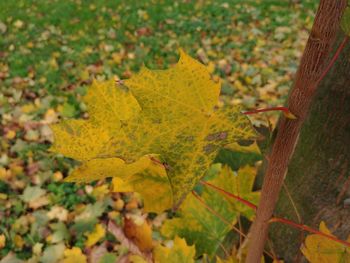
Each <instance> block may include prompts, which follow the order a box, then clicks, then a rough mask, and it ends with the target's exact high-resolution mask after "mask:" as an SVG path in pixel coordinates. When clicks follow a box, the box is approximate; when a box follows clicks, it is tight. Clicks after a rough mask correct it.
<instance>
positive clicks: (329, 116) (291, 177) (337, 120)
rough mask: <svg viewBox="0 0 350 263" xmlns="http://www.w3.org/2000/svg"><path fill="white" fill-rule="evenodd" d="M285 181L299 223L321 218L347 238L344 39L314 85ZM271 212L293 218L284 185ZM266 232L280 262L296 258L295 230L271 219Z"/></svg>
mask: <svg viewBox="0 0 350 263" xmlns="http://www.w3.org/2000/svg"><path fill="white" fill-rule="evenodd" d="M342 39H344V35H343V34H341V33H339V35H338V41H337V44H336V45H335V46H337V45H339V43H340V42H341V41H342ZM285 183H286V186H287V189H288V191H289V193H290V194H291V196H292V199H293V200H294V202H295V205H296V208H297V210H298V212H299V214H300V216H301V219H302V223H304V224H306V225H309V226H312V227H313V228H316V229H317V228H318V225H319V223H320V221H321V220H323V221H325V222H326V224H327V225H328V226H329V227H330V228H331V229H332V230H334V231H335V234H337V235H338V237H339V238H342V239H344V240H346V239H347V237H348V235H350V221H349V218H350V207H346V203H344V201H345V200H346V199H347V198H349V197H350V45H347V46H346V47H345V48H344V50H343V51H342V53H341V55H340V57H339V58H338V60H337V62H336V64H335V65H334V67H333V68H332V70H331V71H330V72H329V73H328V74H327V76H326V77H325V78H324V80H323V81H322V83H321V85H320V86H319V88H318V90H317V93H316V97H315V99H314V100H313V102H312V104H311V109H310V115H309V117H308V118H307V119H306V121H305V123H304V124H303V127H302V130H301V133H300V139H299V142H298V145H297V147H296V150H295V153H294V155H293V158H292V160H291V162H290V165H289V168H288V173H287V177H286V181H285ZM277 212H278V214H279V215H281V216H282V215H283V216H284V217H287V218H291V219H293V220H294V221H295V222H298V218H297V216H296V213H295V212H294V208H293V206H292V204H291V202H290V200H289V198H288V195H287V194H286V192H285V191H284V192H283V194H282V195H281V196H280V200H279V202H278V205H277ZM306 234H307V233H305V235H306ZM270 236H271V237H272V239H273V240H274V244H275V246H274V247H275V250H276V251H277V254H278V255H281V256H283V257H284V259H285V260H286V262H296V261H298V259H301V254H300V249H299V248H300V246H301V242H300V241H302V233H301V232H300V231H297V230H295V229H292V228H290V227H288V226H284V225H281V224H277V223H274V224H273V225H271V235H270ZM286 240H292V241H293V242H286Z"/></svg>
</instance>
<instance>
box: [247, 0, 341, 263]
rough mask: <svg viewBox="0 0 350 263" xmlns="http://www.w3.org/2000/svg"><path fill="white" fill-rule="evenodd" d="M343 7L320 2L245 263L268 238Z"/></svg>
mask: <svg viewBox="0 0 350 263" xmlns="http://www.w3.org/2000/svg"><path fill="white" fill-rule="evenodd" d="M345 7H346V0H321V1H320V5H319V8H318V11H317V14H316V18H315V22H314V25H313V27H312V30H311V34H310V37H309V40H308V42H307V45H306V48H305V51H304V54H303V56H302V59H301V62H300V66H299V69H298V72H297V75H296V80H295V83H294V86H293V89H292V90H291V93H290V96H289V98H288V107H289V110H290V111H291V112H292V113H293V114H294V115H296V116H297V117H298V119H296V120H289V119H286V118H282V119H281V122H280V124H279V126H278V132H277V135H276V139H275V142H274V144H273V146H272V150H271V153H270V154H269V156H268V157H267V159H268V164H267V169H266V172H265V176H264V182H263V186H262V190H261V199H260V203H259V205H258V209H257V216H256V219H255V221H254V222H253V225H252V227H251V229H250V232H249V242H250V243H249V250H248V255H247V261H246V262H248V263H256V262H260V258H261V255H262V251H263V249H264V245H265V242H266V239H267V234H268V226H269V222H268V221H269V220H270V218H271V217H272V214H273V212H274V209H275V205H276V202H277V200H278V198H279V194H280V190H281V187H282V184H283V181H284V178H285V176H286V174H287V171H288V165H289V161H290V159H291V157H292V155H293V153H294V150H295V147H296V145H297V143H298V138H299V134H300V130H301V127H302V125H303V123H304V121H305V120H306V119H307V117H308V113H309V108H310V105H311V103H312V101H313V97H314V95H315V91H316V90H317V87H318V86H319V85H318V84H319V80H320V78H322V75H323V73H324V72H325V70H326V68H327V64H329V62H330V55H331V53H332V49H333V46H334V45H335V40H336V35H337V32H338V31H339V23H340V18H341V15H342V13H343V11H344V9H345ZM318 143H322V142H318ZM287 243H290V242H287Z"/></svg>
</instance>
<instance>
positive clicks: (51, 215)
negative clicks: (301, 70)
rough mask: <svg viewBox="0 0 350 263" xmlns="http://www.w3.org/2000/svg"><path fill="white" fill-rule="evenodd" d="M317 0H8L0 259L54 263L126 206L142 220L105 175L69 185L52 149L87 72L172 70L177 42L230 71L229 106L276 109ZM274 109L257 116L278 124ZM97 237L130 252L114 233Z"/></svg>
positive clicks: (74, 113)
mask: <svg viewBox="0 0 350 263" xmlns="http://www.w3.org/2000/svg"><path fill="white" fill-rule="evenodd" d="M316 8H317V1H316V0H305V1H287V0H278V1H277V0H276V1H274V0H261V1H245V0H231V1H227V0H226V1H225V0H215V1H214V0H208V1H174V0H163V1H136V0H128V1H126V0H119V1H116V0H115V1H107V0H94V1H92V0H90V1H83V0H64V1H61V0H46V1H44V0H36V1H35V0H21V1H5V0H1V1H0V133H1V141H0V259H1V258H4V257H5V256H6V258H5V259H3V260H2V261H0V262H10V261H8V260H14V259H15V258H17V259H16V260H17V261H18V262H20V260H29V259H30V260H31V261H30V262H38V260H39V258H40V260H41V262H56V261H57V260H59V259H60V256H61V255H60V251H61V254H62V253H63V252H62V251H64V249H65V248H66V247H76V248H80V249H81V251H84V254H86V255H89V251H90V250H91V249H90V248H89V246H88V245H87V239H88V238H89V237H88V235H87V234H86V233H87V232H89V231H92V229H93V227H94V226H95V225H96V224H97V223H101V224H102V225H103V224H104V223H105V222H106V220H107V219H108V218H111V217H113V218H118V217H120V218H121V217H122V213H123V212H125V211H129V212H132V213H134V214H135V215H139V216H140V217H142V212H141V210H140V209H139V208H140V206H141V204H140V200H139V197H138V196H137V195H132V194H124V195H120V194H116V193H110V188H109V184H108V182H107V183H105V182H98V183H94V184H91V185H83V186H78V185H75V184H71V183H62V182H61V181H62V179H63V178H64V177H65V176H66V175H67V174H68V173H69V171H70V169H72V167H74V162H73V161H72V160H69V159H67V158H63V157H62V156H57V155H53V154H50V153H48V152H47V149H48V147H49V146H50V143H51V142H52V134H51V131H50V129H49V127H48V125H49V124H51V123H55V122H57V121H58V120H59V119H65V118H77V117H83V116H84V112H85V110H86V106H85V105H84V104H83V103H82V102H81V98H82V96H83V95H84V94H85V92H86V89H87V87H88V86H89V84H90V83H91V81H92V79H101V80H102V79H109V78H113V77H115V78H119V79H125V78H128V77H130V76H131V75H132V74H133V73H134V72H137V71H138V69H139V68H140V67H141V66H142V64H143V63H144V64H146V65H147V66H148V67H149V68H152V69H156V68H157V69H161V68H167V67H169V66H170V65H171V64H174V63H176V61H177V59H178V48H179V47H181V48H182V49H183V50H184V51H185V52H187V53H189V54H190V55H191V56H193V57H195V58H197V59H198V60H200V61H201V62H202V63H204V64H205V65H207V66H208V67H209V69H210V70H211V71H212V73H213V74H214V76H215V77H217V78H222V79H223V85H222V101H223V103H234V104H242V105H243V107H244V108H246V109H247V110H248V109H254V108H261V107H267V106H281V105H283V104H284V101H285V98H286V96H287V94H288V90H289V88H290V86H291V81H292V78H293V76H294V74H295V71H296V69H297V65H298V62H299V58H300V56H301V54H302V50H303V47H304V45H305V43H306V40H307V37H308V33H309V30H310V28H311V25H312V21H313V16H314V13H315V11H316ZM277 117H278V115H276V114H275V113H271V114H266V115H264V117H255V119H253V121H254V123H255V124H256V125H260V124H261V125H262V124H264V125H267V126H270V128H271V127H274V125H275V123H276V120H277ZM266 123H267V124H266ZM163 217H164V216H163ZM154 220H158V221H161V218H159V216H158V217H156V218H154ZM158 221H156V223H159V222H158ZM153 235H154V238H155V239H157V231H156V230H155V231H154V233H153ZM99 240H100V241H101V240H106V241H107V242H109V241H110V247H108V250H109V251H110V252H111V253H112V254H113V253H115V255H116V256H118V255H121V254H123V253H124V252H125V248H123V246H118V244H115V241H113V237H111V236H110V235H109V234H108V233H107V234H106V235H104V236H103V237H101V238H100V239H99ZM113 242H114V243H113ZM111 244H112V245H111ZM6 260H7V261H6ZM17 261H11V262H17ZM111 262H112V261H111Z"/></svg>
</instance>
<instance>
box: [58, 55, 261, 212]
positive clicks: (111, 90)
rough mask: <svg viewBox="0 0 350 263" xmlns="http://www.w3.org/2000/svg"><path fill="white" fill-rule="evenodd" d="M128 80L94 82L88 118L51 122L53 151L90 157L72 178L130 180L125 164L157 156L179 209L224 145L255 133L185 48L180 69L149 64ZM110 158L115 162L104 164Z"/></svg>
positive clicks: (86, 98) (88, 100)
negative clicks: (221, 103)
mask: <svg viewBox="0 0 350 263" xmlns="http://www.w3.org/2000/svg"><path fill="white" fill-rule="evenodd" d="M124 85H125V86H121V85H119V86H118V87H117V86H115V84H114V82H112V81H108V82H102V83H96V82H95V83H94V84H93V85H92V87H90V89H89V91H88V93H87V95H86V96H85V98H84V101H85V103H86V105H87V108H88V113H89V120H68V121H64V122H62V123H60V124H56V125H53V126H52V130H53V132H54V138H55V141H54V145H53V146H52V148H51V151H53V152H58V153H62V154H63V155H65V156H67V157H71V158H74V159H76V160H79V161H82V162H83V164H82V166H81V167H80V168H78V170H76V172H75V174H74V172H73V174H74V176H73V175H72V176H71V177H70V180H72V181H85V182H89V181H92V180H96V179H102V178H104V177H110V176H120V177H121V178H122V179H123V175H124V174H123V173H121V175H119V173H120V171H124V169H127V168H124V167H126V166H129V165H132V163H134V162H137V161H138V160H140V159H141V158H143V157H145V156H149V155H151V154H157V155H158V156H159V160H158V161H159V162H161V163H166V167H167V175H168V177H169V180H170V185H171V188H172V194H173V198H172V202H173V206H177V205H178V204H179V203H180V202H181V201H182V200H183V199H184V198H185V197H186V195H187V194H188V193H189V192H190V191H191V190H192V189H193V187H194V186H195V185H196V183H197V182H198V180H199V179H200V178H201V177H202V176H203V175H204V172H205V171H206V170H207V169H208V167H209V165H210V164H211V162H212V161H213V160H214V158H215V156H216V155H217V153H218V150H219V149H220V148H221V147H222V146H224V145H226V144H229V143H232V142H234V141H236V140H239V139H254V138H255V137H256V133H255V131H254V129H253V128H252V126H251V124H250V122H249V120H248V118H247V117H246V116H245V115H244V114H242V113H241V109H240V107H237V106H227V107H218V106H217V102H218V98H219V92H220V83H219V82H215V81H213V80H212V79H211V75H210V73H209V72H208V69H207V68H206V67H205V66H204V65H202V64H200V63H199V62H198V61H196V60H194V59H192V58H191V57H189V56H188V55H186V54H185V53H184V52H182V51H180V59H179V62H178V63H177V64H176V65H175V66H174V67H172V68H170V69H166V70H149V69H147V68H146V67H143V68H142V70H141V71H140V72H139V73H137V74H135V75H134V76H132V77H131V78H130V79H128V80H125V81H124ZM108 158H111V159H108ZM107 162H111V163H113V164H110V165H109V167H105V166H104V164H106V163H107ZM89 167H93V169H92V172H91V173H90V172H89V171H90V169H89ZM79 169H80V170H79ZM141 171H142V169H140V170H138V174H140V173H142V172H141ZM96 175H98V176H96ZM132 175H133V174H129V177H130V176H132ZM145 177H147V176H145ZM129 179H130V178H129ZM154 192H155V193H157V191H154Z"/></svg>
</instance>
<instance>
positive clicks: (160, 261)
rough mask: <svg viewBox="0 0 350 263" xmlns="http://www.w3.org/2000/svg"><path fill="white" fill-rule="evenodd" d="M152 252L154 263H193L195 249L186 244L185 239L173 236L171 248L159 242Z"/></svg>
mask: <svg viewBox="0 0 350 263" xmlns="http://www.w3.org/2000/svg"><path fill="white" fill-rule="evenodd" d="M153 254H154V262H155V263H165V262H167V263H179V262H181V263H194V262H195V261H194V257H195V254H196V250H195V248H194V246H188V245H187V244H186V241H185V239H182V238H179V237H175V239H174V244H173V246H172V247H171V248H168V247H164V246H162V245H160V244H159V245H157V246H156V247H155V248H154V252H153Z"/></svg>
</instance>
